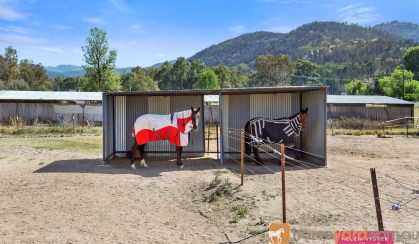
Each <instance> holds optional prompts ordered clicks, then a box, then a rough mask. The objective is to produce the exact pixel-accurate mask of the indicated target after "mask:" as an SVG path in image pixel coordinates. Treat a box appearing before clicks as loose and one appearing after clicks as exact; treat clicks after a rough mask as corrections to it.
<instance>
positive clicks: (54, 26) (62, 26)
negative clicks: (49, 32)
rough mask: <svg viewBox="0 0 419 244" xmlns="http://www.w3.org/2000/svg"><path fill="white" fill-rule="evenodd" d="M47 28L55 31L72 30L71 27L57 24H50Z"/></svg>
mask: <svg viewBox="0 0 419 244" xmlns="http://www.w3.org/2000/svg"><path fill="white" fill-rule="evenodd" d="M49 27H51V28H53V29H57V30H73V29H74V28H73V27H71V26H67V25H59V24H52V25H49Z"/></svg>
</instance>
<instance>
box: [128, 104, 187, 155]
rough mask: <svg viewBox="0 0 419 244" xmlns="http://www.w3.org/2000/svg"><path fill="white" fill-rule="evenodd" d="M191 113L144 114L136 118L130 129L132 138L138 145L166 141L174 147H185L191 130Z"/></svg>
mask: <svg viewBox="0 0 419 244" xmlns="http://www.w3.org/2000/svg"><path fill="white" fill-rule="evenodd" d="M192 128H193V124H192V111H191V110H185V111H182V112H176V113H173V114H167V115H159V114H145V115H142V116H140V117H138V118H137V120H136V121H135V123H134V128H133V129H132V137H134V138H135V140H136V141H137V144H138V145H143V144H146V143H148V142H150V141H159V140H168V141H170V142H171V143H172V144H174V145H176V146H181V147H183V146H187V145H188V143H189V135H188V133H189V132H190V131H191V130H192Z"/></svg>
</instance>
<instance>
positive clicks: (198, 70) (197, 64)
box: [187, 59, 205, 87]
mask: <svg viewBox="0 0 419 244" xmlns="http://www.w3.org/2000/svg"><path fill="white" fill-rule="evenodd" d="M204 71H205V63H204V62H202V61H201V60H197V59H194V60H191V61H189V73H188V77H187V79H188V83H190V84H192V87H193V86H194V85H195V84H196V83H197V82H199V78H200V76H201V74H202V73H203V72H204Z"/></svg>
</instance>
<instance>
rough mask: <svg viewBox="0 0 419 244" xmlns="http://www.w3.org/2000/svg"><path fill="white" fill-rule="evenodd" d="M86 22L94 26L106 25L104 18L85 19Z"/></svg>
mask: <svg viewBox="0 0 419 244" xmlns="http://www.w3.org/2000/svg"><path fill="white" fill-rule="evenodd" d="M83 20H84V21H86V22H88V23H90V24H93V25H104V24H106V21H105V20H103V19H102V18H84V19H83Z"/></svg>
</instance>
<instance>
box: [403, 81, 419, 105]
mask: <svg viewBox="0 0 419 244" xmlns="http://www.w3.org/2000/svg"><path fill="white" fill-rule="evenodd" d="M404 99H405V100H408V101H413V102H418V101H419V81H417V80H410V81H406V83H405V95H404Z"/></svg>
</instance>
